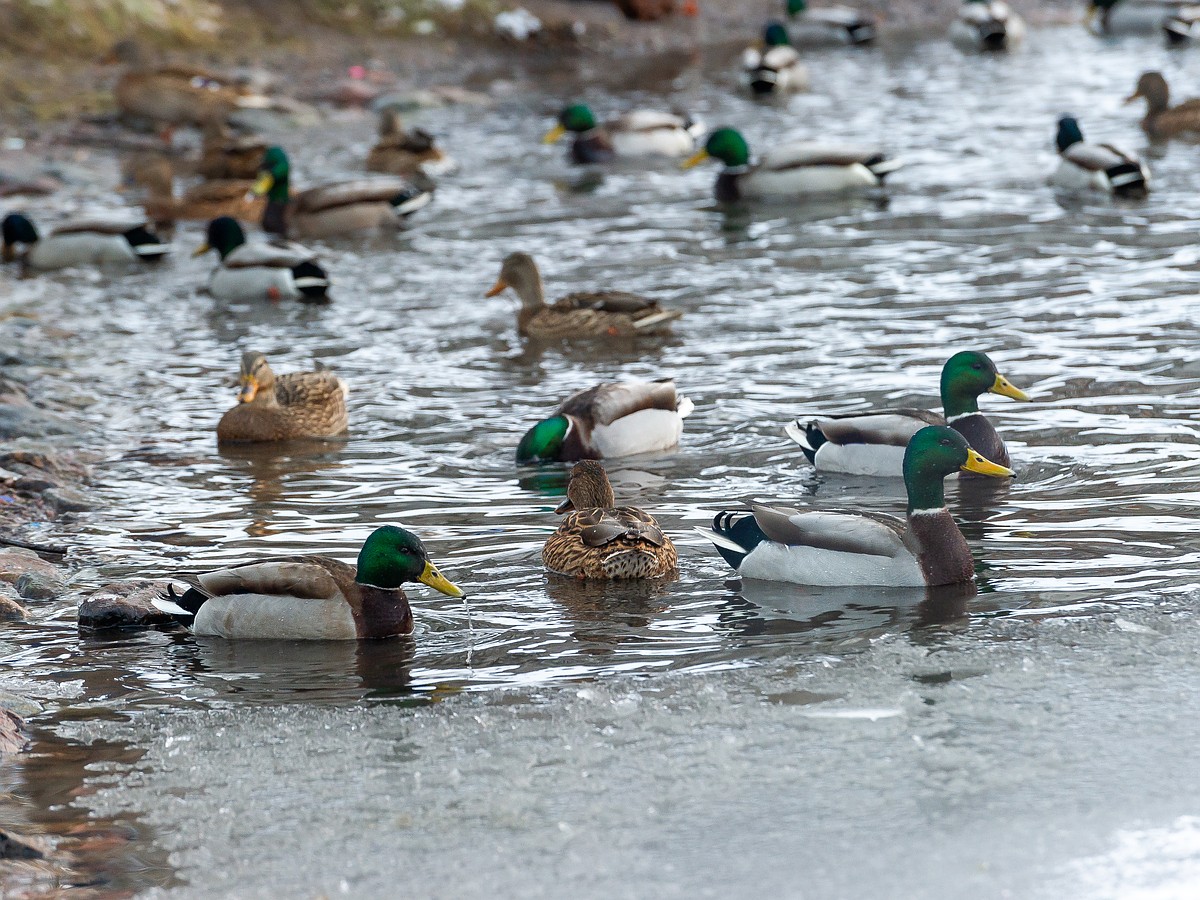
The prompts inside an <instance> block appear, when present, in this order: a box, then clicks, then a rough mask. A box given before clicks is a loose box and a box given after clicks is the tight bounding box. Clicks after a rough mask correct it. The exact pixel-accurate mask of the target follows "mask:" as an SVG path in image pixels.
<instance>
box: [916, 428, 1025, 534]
mask: <svg viewBox="0 0 1200 900" xmlns="http://www.w3.org/2000/svg"><path fill="white" fill-rule="evenodd" d="M959 469H961V470H963V471H964V472H975V473H976V474H978V475H990V476H992V477H993V478H1010V477H1012V474H1013V471H1012V469H1009V468H1007V467H1005V466H1000V465H997V464H996V463H994V462H992V461H991V460H989V459H985V458H984V457H983V456H982V455H981V454H979V453H977V452H976V451H974V450H972V449H971V448H970V446H968V444H967V440H966V438H964V437H963V436H962V435H961V434H959V433H958V432H957V431H955V430H954V429H953V428H949V427H947V426H945V425H928V426H926V427H925V428H922V429H921V430H920V431H918V432H917V433H916V434H914V435H913V436H912V437H911V438H910V439H909V442H908V447H907V448H906V449H905V451H904V486H905V487H906V488H907V489H908V511H909V512H910V513H911V512H913V511H915V510H938V509H941V508H942V507H943V506H945V496H944V494H943V485H942V482H943V480H944V479H945V477H946V476H947V475H952V474H954V473H955V472H957V471H958V470H959Z"/></svg>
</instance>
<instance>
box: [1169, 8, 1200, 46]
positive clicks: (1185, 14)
mask: <svg viewBox="0 0 1200 900" xmlns="http://www.w3.org/2000/svg"><path fill="white" fill-rule="evenodd" d="M1162 29H1163V33H1164V34H1165V35H1166V37H1167V43H1168V44H1171V45H1172V46H1178V45H1181V44H1186V43H1189V42H1190V41H1194V40H1196V39H1197V38H1200V6H1181V7H1179V9H1176V10H1174V11H1173V12H1171V13H1169V14H1168V15H1167V17H1166V19H1164V20H1163V23H1162Z"/></svg>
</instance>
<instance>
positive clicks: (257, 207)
mask: <svg viewBox="0 0 1200 900" xmlns="http://www.w3.org/2000/svg"><path fill="white" fill-rule="evenodd" d="M126 176H127V178H128V180H129V181H131V182H133V183H134V184H137V185H138V186H140V187H141V188H143V189H145V191H146V197H145V199H144V200H143V202H142V208H143V209H144V210H145V212H146V217H147V218H148V219H149V220H150V221H151V222H153V223H154V224H155V226H156V227H158V228H163V229H169V228H171V227H173V226H174V225H175V223H176V222H179V221H201V222H207V221H209V220H211V219H215V218H217V217H218V216H230V217H232V218H235V219H242V220H243V221H246V222H257V221H258V220H259V219H261V218H262V215H263V212H264V210H265V209H266V205H267V203H266V200H264V199H263V198H261V197H255V196H253V195H252V194H250V189H251V188H252V187H254V182H253V181H247V180H244V179H236V178H223V179H213V180H210V181H202V182H200V183H198V184H194V185H192V186H191V187H189V188H187V189H185V190H184V192H183V194H181V195H180V196H176V195H175V172H174V168H173V167H172V165H171V163H170V162H169V161H168V160H166V159H164V158H162V157H157V158H152V159H150V158H145V157H140V156H139V157H134V158H133V159H132V160H131V164H130V165H129V166H128V167H127V172H126Z"/></svg>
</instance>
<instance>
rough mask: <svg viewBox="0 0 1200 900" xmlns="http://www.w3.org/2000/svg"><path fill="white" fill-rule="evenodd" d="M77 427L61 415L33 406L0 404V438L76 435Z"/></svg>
mask: <svg viewBox="0 0 1200 900" xmlns="http://www.w3.org/2000/svg"><path fill="white" fill-rule="evenodd" d="M79 434H81V431H80V429H79V428H77V427H76V426H75V425H73V424H72V423H71V422H70V421H68V420H67V419H64V418H63V417H62V416H58V415H55V414H54V413H50V412H46V411H45V410H41V409H38V408H37V407H34V406H20V405H11V406H0V438H4V439H5V440H12V439H13V438H20V437H32V438H45V437H54V436H78V435H79Z"/></svg>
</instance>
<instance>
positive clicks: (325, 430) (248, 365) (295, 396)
mask: <svg viewBox="0 0 1200 900" xmlns="http://www.w3.org/2000/svg"><path fill="white" fill-rule="evenodd" d="M241 381H242V391H241V394H240V395H239V396H238V405H237V406H235V407H234V408H233V409H231V410H229V412H227V413H225V415H223V416H221V421H220V422H219V423H218V424H217V441H218V442H221V443H234V442H244V443H249V442H257V441H287V440H295V439H297V438H323V437H332V436H334V435H337V434H341V433H342V432H343V431H345V430H346V425H347V419H346V394H347V389H346V384H345V382H344V381H342V379H340V378H338V377H337V376H336V375H334V374H333V373H332V372H292V373H289V374H287V375H280V376H279V377H276V376H275V373H274V372H272V371H271V367H270V366H269V365H268V364H267V358H266V357H265V356H263V355H262V354H261V353H255V352H253V351H247V352H246V353H243V354H242V373H241Z"/></svg>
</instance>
